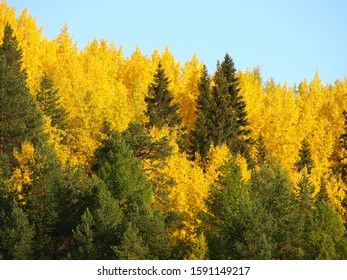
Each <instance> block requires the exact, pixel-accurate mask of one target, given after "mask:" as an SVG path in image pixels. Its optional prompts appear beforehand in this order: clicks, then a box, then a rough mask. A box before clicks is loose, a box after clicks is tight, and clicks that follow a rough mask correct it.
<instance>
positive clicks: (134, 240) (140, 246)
mask: <svg viewBox="0 0 347 280" xmlns="http://www.w3.org/2000/svg"><path fill="white" fill-rule="evenodd" d="M113 249H114V252H115V254H116V256H117V258H118V259H121V260H146V259H148V251H149V249H148V247H147V246H146V245H145V242H144V241H143V239H142V237H141V235H140V230H139V229H138V227H137V226H136V225H133V224H132V223H131V222H129V223H128V224H127V227H126V231H125V232H124V234H123V236H122V241H121V244H120V245H119V246H117V247H114V248H113Z"/></svg>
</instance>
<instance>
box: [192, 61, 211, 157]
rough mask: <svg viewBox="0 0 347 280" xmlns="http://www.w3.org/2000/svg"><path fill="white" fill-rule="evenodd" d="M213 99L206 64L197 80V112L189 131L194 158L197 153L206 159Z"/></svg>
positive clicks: (209, 143) (208, 147) (209, 139)
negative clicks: (192, 126) (191, 128)
mask: <svg viewBox="0 0 347 280" xmlns="http://www.w3.org/2000/svg"><path fill="white" fill-rule="evenodd" d="M212 102H213V100H212V96H211V93H210V77H209V75H208V71H207V68H206V66H205V65H204V66H203V68H202V71H201V77H200V80H199V96H198V99H197V108H196V109H197V113H196V121H195V125H194V129H193V130H192V131H191V132H190V139H189V141H190V150H189V153H190V154H191V157H192V158H193V159H195V154H196V153H199V154H200V156H201V158H202V159H203V160H205V159H206V157H207V154H208V151H209V149H210V145H211V144H212V143H211V142H212V137H211V132H212V129H213V126H214V124H213V123H212V119H211V117H212V107H213V103H212Z"/></svg>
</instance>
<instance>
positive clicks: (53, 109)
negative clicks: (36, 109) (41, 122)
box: [36, 73, 67, 130]
mask: <svg viewBox="0 0 347 280" xmlns="http://www.w3.org/2000/svg"><path fill="white" fill-rule="evenodd" d="M58 93H59V92H58V90H57V89H54V85H53V81H52V79H51V78H50V77H49V76H48V74H47V73H45V74H44V75H43V76H42V79H41V83H40V88H39V90H38V91H37V93H36V100H37V101H38V104H39V106H40V109H41V110H42V112H43V113H44V114H45V115H46V116H48V117H50V119H51V125H52V126H54V127H56V128H59V129H61V130H64V129H66V128H67V123H66V117H67V113H66V111H65V110H64V109H63V108H62V107H61V105H60V101H59V100H60V96H59V94H58Z"/></svg>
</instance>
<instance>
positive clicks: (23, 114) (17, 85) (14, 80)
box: [0, 24, 45, 166]
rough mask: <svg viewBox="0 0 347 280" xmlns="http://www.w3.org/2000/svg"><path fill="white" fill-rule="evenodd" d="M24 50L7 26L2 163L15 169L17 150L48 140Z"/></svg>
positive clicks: (1, 74)
mask: <svg viewBox="0 0 347 280" xmlns="http://www.w3.org/2000/svg"><path fill="white" fill-rule="evenodd" d="M21 68H22V51H21V49H19V47H18V43H17V39H16V37H14V36H13V30H12V28H11V26H10V25H9V24H6V27H5V32H4V37H3V42H2V45H1V46H0V163H1V162H4V161H5V162H6V161H7V162H8V163H9V164H10V165H11V166H14V158H13V150H14V149H15V148H20V145H21V143H23V142H24V141H28V142H31V143H33V144H34V145H37V144H39V143H41V142H42V139H44V138H45V137H44V134H43V124H44V121H43V118H42V115H41V113H40V111H39V109H38V106H37V103H36V101H35V99H34V98H33V97H32V96H31V94H30V92H29V89H28V87H27V85H26V79H27V74H26V72H25V70H21Z"/></svg>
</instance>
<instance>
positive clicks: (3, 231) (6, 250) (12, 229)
mask: <svg viewBox="0 0 347 280" xmlns="http://www.w3.org/2000/svg"><path fill="white" fill-rule="evenodd" d="M33 238H34V229H33V227H32V225H30V224H29V221H28V219H27V216H26V215H25V213H24V212H23V210H22V209H21V208H20V207H19V205H18V203H17V201H16V200H13V201H12V203H11V204H10V205H9V207H8V209H6V210H5V209H2V210H1V211H0V259H7V260H24V259H32V258H33V252H32V246H33V241H34V240H33Z"/></svg>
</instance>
